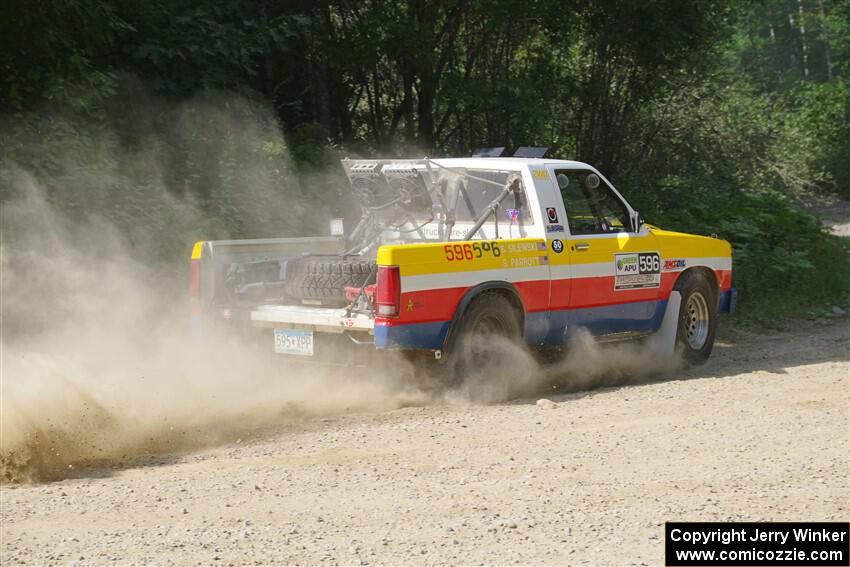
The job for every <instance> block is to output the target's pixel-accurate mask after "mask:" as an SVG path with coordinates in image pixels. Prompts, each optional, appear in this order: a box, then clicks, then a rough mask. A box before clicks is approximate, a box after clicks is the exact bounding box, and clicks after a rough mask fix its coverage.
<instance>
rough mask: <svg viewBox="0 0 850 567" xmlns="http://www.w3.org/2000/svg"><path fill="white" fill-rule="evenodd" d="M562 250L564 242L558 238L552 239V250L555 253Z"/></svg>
mask: <svg viewBox="0 0 850 567" xmlns="http://www.w3.org/2000/svg"><path fill="white" fill-rule="evenodd" d="M563 251H564V243H563V242H561V241H560V240H553V241H552V252H554V253H555V254H560V253H561V252H563Z"/></svg>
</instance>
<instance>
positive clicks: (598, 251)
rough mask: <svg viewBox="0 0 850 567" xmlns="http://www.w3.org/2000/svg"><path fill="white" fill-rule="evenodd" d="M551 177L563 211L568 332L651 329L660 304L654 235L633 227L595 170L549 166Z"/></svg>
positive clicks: (619, 199) (625, 206)
mask: <svg viewBox="0 0 850 567" xmlns="http://www.w3.org/2000/svg"><path fill="white" fill-rule="evenodd" d="M550 173H551V175H552V178H553V179H554V180H555V181H556V183H557V186H558V189H559V191H560V193H561V198H562V200H563V204H564V210H565V213H566V218H565V219H563V220H564V223H563V224H564V229H565V237H564V241H563V252H562V254H565V255H566V256H567V260H568V262H569V265H570V279H571V285H570V286H569V299H568V300H567V305H566V310H567V313H568V315H567V328H568V329H570V330H575V329H576V328H578V327H584V328H586V329H588V330H589V331H590V332H591V333H592V334H594V335H597V336H600V335H611V334H620V333H634V332H637V333H640V332H644V331H651V330H654V329H656V328H657V327H658V324H660V320H661V317H663V313H664V305H663V304H662V302H660V301H659V299H660V291H661V256H660V254H659V252H658V249H657V247H656V243H655V237H654V236H653V235H652V234H651V233H650V232H649V230H648V229H647V228H646V227H645V226H644V227H635V226H632V219H633V215H632V209H631V208H630V207H629V206H628V204H627V203H626V202H625V201H624V200H623V199H622V197H620V195H619V194H618V193H617V192H616V191H614V189H613V188H612V187H611V186H610V185H609V184H608V182H607V181H606V180H605V179H604V178H603V177H602V176H601V175H600V174H598V173H597V172H595V171H592V170H590V169H575V168H565V167H558V166H551V171H550ZM551 244H552V243H550V245H551ZM557 300H558V301H560V302H563V301H564V298H563V297H560V298H558V299H557ZM555 301H556V298H555V297H553V302H555ZM554 308H555V307H554V306H553V309H554Z"/></svg>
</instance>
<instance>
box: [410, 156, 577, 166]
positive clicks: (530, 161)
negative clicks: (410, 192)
mask: <svg viewBox="0 0 850 567" xmlns="http://www.w3.org/2000/svg"><path fill="white" fill-rule="evenodd" d="M419 159H421V158H419ZM430 160H431V161H434V162H437V163H439V164H440V165H445V166H447V167H451V166H454V167H488V168H496V169H498V168H503V167H509V168H510V169H514V168H516V166H517V165H562V166H564V167H590V165H588V164H586V163H583V162H580V161H572V160H566V159H548V158H523V157H497V158H492V157H463V158H430ZM394 161H395V160H394Z"/></svg>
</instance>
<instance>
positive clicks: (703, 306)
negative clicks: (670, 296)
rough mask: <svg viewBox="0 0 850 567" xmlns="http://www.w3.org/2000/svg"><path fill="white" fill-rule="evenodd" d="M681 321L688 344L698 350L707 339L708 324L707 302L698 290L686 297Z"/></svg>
mask: <svg viewBox="0 0 850 567" xmlns="http://www.w3.org/2000/svg"><path fill="white" fill-rule="evenodd" d="M683 323H684V324H685V338H686V339H687V341H688V346H690V347H691V348H692V349H694V350H700V349H701V348H702V347H704V346H705V341H706V340H707V339H708V326H709V311H708V302H707V301H706V300H705V296H704V295H703V294H701V293H700V292H698V291H695V292H693V293H692V294H691V296H690V297H688V303H687V305H685V317H684V321H683Z"/></svg>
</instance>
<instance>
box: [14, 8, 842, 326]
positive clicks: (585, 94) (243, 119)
mask: <svg viewBox="0 0 850 567" xmlns="http://www.w3.org/2000/svg"><path fill="white" fill-rule="evenodd" d="M14 4H18V5H14ZM9 9H10V10H11V11H13V12H14V13H15V14H16V17H15V18H6V19H5V20H3V21H2V22H0V110H2V113H0V148H1V149H0V200H2V199H8V198H9V197H10V195H11V194H13V193H14V192H15V191H16V190H18V189H19V188H20V185H21V183H22V182H21V179H23V178H26V179H27V180H28V183H31V184H34V185H37V186H38V187H40V188H41V190H43V191H44V192H46V193H47V195H48V198H49V199H50V200H52V201H53V202H55V203H57V204H59V205H60V206H61V207H62V208H63V209H64V210H65V211H67V213H68V214H69V215H72V216H75V217H78V218H82V217H86V216H91V215H101V216H105V217H107V218H108V219H109V220H110V221H111V222H113V223H114V224H115V225H116V226H118V227H119V229H120V230H121V231H123V232H124V233H125V234H127V235H129V237H130V238H131V240H132V241H133V242H146V241H150V242H154V243H155V244H156V246H154V248H156V249H157V250H159V258H160V259H161V260H165V261H170V260H172V259H181V261H182V256H184V252H185V250H184V248H185V246H186V245H187V243H188V242H190V241H191V240H192V239H193V238H198V237H204V238H212V237H220V236H232V237H243V236H260V235H275V234H281V233H282V232H283V231H284V228H282V227H286V228H287V229H289V230H290V231H291V232H298V233H308V234H309V233H315V232H316V230H315V228H314V225H315V223H314V222H311V221H314V218H318V217H319V216H321V213H322V212H333V213H334V214H342V213H344V212H345V209H346V204H345V203H346V201H345V199H346V198H348V197H347V194H346V193H345V191H343V190H342V189H341V187H342V186H341V184H340V183H339V180H340V177H339V176H340V174H341V172H340V171H339V168H338V166H336V165H335V161H336V159H337V158H338V157H340V156H342V155H375V154H384V155H393V154H407V155H411V154H415V155H426V154H427V155H440V154H465V153H467V152H468V151H469V150H470V149H472V148H474V147H476V146H487V145H490V146H495V145H506V146H509V147H512V146H513V147H515V146H518V145H541V146H549V147H550V148H552V152H551V153H552V154H553V155H556V156H559V157H567V158H576V159H581V160H584V161H588V162H591V163H593V164H595V165H596V166H598V167H599V168H601V169H602V170H603V171H604V172H605V173H606V174H607V175H608V176H609V177H611V178H612V179H613V180H614V181H615V183H616V184H617V185H618V186H619V187H621V188H622V189H623V190H624V192H625V193H626V194H627V195H628V196H629V198H630V200H632V201H633V202H634V203H635V204H636V205H637V206H638V207H639V208H640V209H641V211H642V213H643V215H644V216H645V217H646V218H647V219H648V220H649V221H651V222H654V223H655V224H659V225H666V226H670V227H672V228H678V229H681V230H688V231H696V232H704V233H711V232H719V233H721V234H722V235H723V236H724V237H726V238H729V239H730V240H731V241H732V242H733V244H734V247H735V254H736V256H735V259H736V273H735V277H736V284H737V285H738V286H740V287H742V288H743V289H744V290H745V293H744V295H743V297H744V300H743V303H742V307H743V309H744V311H747V310H750V312H760V313H773V312H776V311H777V310H779V311H782V309H785V310H786V311H788V312H793V311H794V310H793V309H790V307H783V306H787V305H790V303H791V299H792V298H796V299H794V302H796V303H799V302H800V299H799V298H801V297H803V298H805V301H808V302H810V303H812V302H814V303H817V302H821V301H829V300H830V299H831V298H844V297H846V295H847V294H848V291H849V290H850V277H848V272H847V265H848V262H850V260H848V252H847V246H846V245H845V244H844V243H842V242H841V241H840V240H837V239H836V238H834V237H831V236H829V235H827V234H826V233H824V232H823V231H822V230H821V229H820V227H819V226H818V225H817V223H816V222H815V221H814V220H812V219H811V218H810V217H808V216H807V215H806V214H804V213H801V212H799V208H800V204H801V203H805V202H806V201H808V200H810V199H812V198H815V197H818V196H820V195H826V194H843V195H845V196H850V82H849V81H848V71H850V39H849V38H850V1H848V0H761V1H759V2H733V1H732V0H723V1H719V2H718V1H715V0H694V1H690V2H681V1H678V0H651V1H646V0H643V1H637V0H628V1H625V2H623V1H614V0H577V1H576V2H573V3H572V4H569V5H565V4H564V3H563V2H558V1H555V0H527V1H522V2H520V1H518V0H445V1H442V0H441V1H430V0H369V1H366V2H354V1H352V0H330V1H328V2H303V1H296V2H287V3H273V2H268V1H267V0H239V1H235V2H234V1H227V0H193V1H189V0H175V1H171V2H153V3H151V2H147V3H133V2H127V1H126V0H100V1H97V2H82V1H80V0H45V1H43V2H39V3H38V6H37V8H32V7H30V6H29V5H28V4H26V5H25V4H24V3H22V2H20V0H13V5H12V6H10V7H9ZM281 132H282V134H281ZM327 171H332V172H333V173H331V174H326V173H325V172H327ZM311 211H314V212H315V213H316V214H315V216H314V218H310V215H309V214H308V213H309V212H311ZM13 237H14V235H8V234H4V239H9V238H13ZM140 249H141V246H140ZM783 298H784V299H783ZM801 308H802V307H801Z"/></svg>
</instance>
